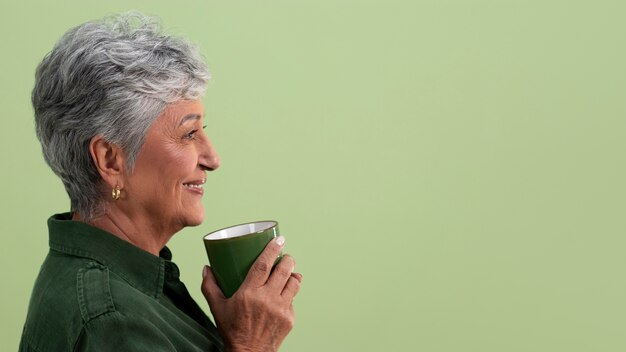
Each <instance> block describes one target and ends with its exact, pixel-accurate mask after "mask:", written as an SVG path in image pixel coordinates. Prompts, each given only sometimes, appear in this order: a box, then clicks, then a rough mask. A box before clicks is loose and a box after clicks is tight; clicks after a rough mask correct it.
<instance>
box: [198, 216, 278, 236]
mask: <svg viewBox="0 0 626 352" xmlns="http://www.w3.org/2000/svg"><path fill="white" fill-rule="evenodd" d="M261 222H269V223H272V225H271V226H269V227H266V228H265V229H263V230H259V231H256V232H250V233H246V234H243V235H239V236H232V237H225V238H208V237H209V236H211V235H213V234H215V233H218V232H220V231H224V230H227V229H230V228H234V227H238V226H244V225H251V224H256V223H261ZM276 226H278V221H276V220H258V221H250V222H244V223H241V224H237V225H231V226H226V227H223V228H221V229H218V230H214V231H211V232H209V233H208V234H206V235H204V237H202V239H203V240H204V241H223V240H232V239H234V238H240V237H245V236H250V235H254V234H258V233H262V232H265V231H267V230H270V229H272V228H275V227H276Z"/></svg>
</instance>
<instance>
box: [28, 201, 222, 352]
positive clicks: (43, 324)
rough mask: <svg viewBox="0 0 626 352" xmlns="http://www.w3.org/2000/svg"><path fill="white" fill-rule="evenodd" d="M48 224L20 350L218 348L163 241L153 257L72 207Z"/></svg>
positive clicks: (217, 340)
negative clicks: (79, 216)
mask: <svg viewBox="0 0 626 352" xmlns="http://www.w3.org/2000/svg"><path fill="white" fill-rule="evenodd" d="M48 227H49V230H50V252H49V253H48V256H47V257H46V259H45V261H44V263H43V265H42V267H41V270H40V272H39V276H38V278H37V281H36V282H35V287H34V289H33V293H32V296H31V299H30V304H29V307H28V315H27V318H26V323H25V324H24V330H23V333H22V339H21V342H20V349H19V350H20V351H37V352H45V351H116V352H121V351H151V352H154V351H223V349H224V347H223V342H222V339H221V338H220V336H219V335H218V332H217V329H216V328H215V325H213V323H212V322H211V321H210V320H209V318H208V317H207V316H206V315H205V314H204V312H203V311H202V310H201V309H200V307H198V305H197V304H196V303H195V302H194V301H193V299H192V298H191V296H190V295H189V292H188V291H187V289H186V288H185V285H184V284H183V283H182V282H181V281H180V280H179V271H178V267H177V266H176V264H174V263H173V262H171V257H172V255H171V252H170V251H169V249H168V248H167V247H165V248H163V250H162V251H161V253H160V256H159V257H156V256H154V255H152V254H150V253H148V252H145V251H143V250H142V249H140V248H138V247H135V246H133V245H132V244H130V243H128V242H126V241H124V240H121V239H119V238H117V237H115V236H114V235H112V234H110V233H108V232H105V231H103V230H100V229H98V228H95V227H92V226H90V225H87V224H85V223H82V222H77V221H72V220H71V214H70V213H65V214H58V215H54V216H52V217H51V218H50V219H49V220H48Z"/></svg>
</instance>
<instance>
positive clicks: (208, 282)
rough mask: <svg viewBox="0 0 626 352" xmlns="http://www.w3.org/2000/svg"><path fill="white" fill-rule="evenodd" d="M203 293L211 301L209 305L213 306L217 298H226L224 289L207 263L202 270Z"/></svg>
mask: <svg viewBox="0 0 626 352" xmlns="http://www.w3.org/2000/svg"><path fill="white" fill-rule="evenodd" d="M201 289H202V294H203V295H204V298H205V299H206V300H207V302H208V303H209V306H213V303H214V302H215V301H217V300H223V299H226V297H225V296H224V294H223V293H222V290H221V289H220V287H219V286H218V285H217V281H216V280H215V275H214V274H213V270H212V269H211V267H210V266H208V265H205V266H204V269H203V270H202V288H201Z"/></svg>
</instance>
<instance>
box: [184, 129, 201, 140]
mask: <svg viewBox="0 0 626 352" xmlns="http://www.w3.org/2000/svg"><path fill="white" fill-rule="evenodd" d="M196 132H198V130H193V131H190V132H189V133H186V134H185V135H184V136H183V138H185V139H195V138H196V137H195V134H196Z"/></svg>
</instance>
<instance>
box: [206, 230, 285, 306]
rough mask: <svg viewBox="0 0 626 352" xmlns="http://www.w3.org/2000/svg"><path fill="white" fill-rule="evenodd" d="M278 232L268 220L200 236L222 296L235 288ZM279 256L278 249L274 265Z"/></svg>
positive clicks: (232, 291) (228, 294)
mask: <svg viewBox="0 0 626 352" xmlns="http://www.w3.org/2000/svg"><path fill="white" fill-rule="evenodd" d="M279 235H280V234H279V232H278V223H277V222H276V221H271V220H268V221H256V222H250V223H247V224H241V225H235V226H231V227H227V228H224V229H221V230H217V231H214V232H211V233H209V234H208V235H206V236H204V246H205V248H206V252H207V255H208V257H209V262H210V263H211V268H212V269H213V274H215V279H216V280H217V284H218V285H219V286H220V288H221V289H222V292H223V293H224V295H225V296H226V297H230V296H232V295H233V294H234V293H235V292H236V291H237V289H238V288H239V286H241V283H242V282H243V280H244V279H245V278H246V275H247V274H248V271H249V270H250V268H251V267H252V264H253V263H254V261H255V260H256V258H257V257H258V256H259V254H261V252H263V249H264V248H265V246H266V245H267V244H268V243H269V242H270V241H271V240H273V239H274V238H276V237H278V236H279ZM282 256H283V254H282V252H281V253H280V255H279V256H278V258H277V259H276V262H275V263H274V264H276V263H277V262H278V261H279V260H280V258H282Z"/></svg>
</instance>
